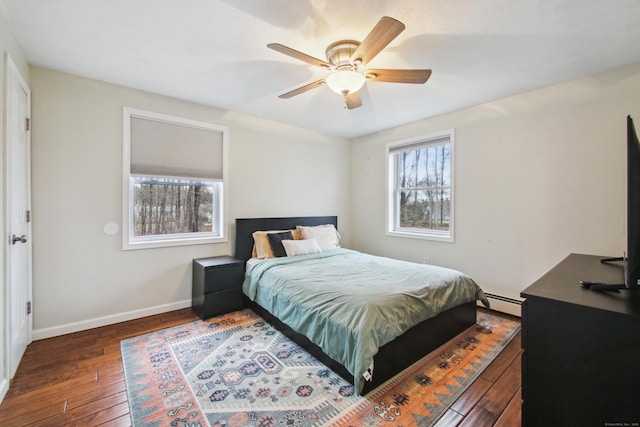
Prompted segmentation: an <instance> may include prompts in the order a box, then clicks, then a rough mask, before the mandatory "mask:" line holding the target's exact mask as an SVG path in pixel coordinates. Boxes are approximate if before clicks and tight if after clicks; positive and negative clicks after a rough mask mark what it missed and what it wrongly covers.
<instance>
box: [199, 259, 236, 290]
mask: <svg viewBox="0 0 640 427" xmlns="http://www.w3.org/2000/svg"><path fill="white" fill-rule="evenodd" d="M243 281H244V269H243V268H242V264H233V265H230V266H225V267H216V268H215V271H211V269H206V270H205V271H204V293H205V294H208V293H211V292H217V291H223V290H225V289H233V288H237V287H238V286H242V282H243Z"/></svg>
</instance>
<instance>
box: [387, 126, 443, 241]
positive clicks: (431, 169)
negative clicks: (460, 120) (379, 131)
mask: <svg viewBox="0 0 640 427" xmlns="http://www.w3.org/2000/svg"><path fill="white" fill-rule="evenodd" d="M386 148H387V157H388V168H387V178H388V197H387V234H389V235H393V236H401V237H415V238H422V239H430V240H440V241H446V242H453V129H451V130H449V131H445V132H440V133H437V134H431V135H426V136H422V137H420V138H413V139H410V140H405V141H399V142H395V143H392V144H388V145H387V147H386Z"/></svg>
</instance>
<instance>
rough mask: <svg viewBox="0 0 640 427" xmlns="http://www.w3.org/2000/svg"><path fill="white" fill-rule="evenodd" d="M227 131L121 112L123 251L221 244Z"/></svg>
mask: <svg viewBox="0 0 640 427" xmlns="http://www.w3.org/2000/svg"><path fill="white" fill-rule="evenodd" d="M226 155H227V131H226V128H224V127H220V126H215V125H211V124H209V123H201V122H195V121H192V120H186V119H181V118H177V117H171V116H166V115H162V114H156V113H150V112H147V111H141V110H134V109H131V108H125V109H124V150H123V157H124V168H123V171H124V173H123V195H124V196H123V198H124V201H123V207H124V208H123V211H124V212H123V240H122V247H123V249H141V248H154V247H163V246H178V245H189V244H199V243H216V242H226V241H227V236H226V230H225V224H226V215H225V212H226V210H225V209H226V197H225V196H226V191H225V190H226V185H225V184H226V181H225V179H226V164H227V161H226Z"/></svg>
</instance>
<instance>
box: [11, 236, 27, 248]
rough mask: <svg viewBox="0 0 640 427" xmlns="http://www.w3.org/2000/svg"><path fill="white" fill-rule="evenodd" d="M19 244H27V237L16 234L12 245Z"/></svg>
mask: <svg viewBox="0 0 640 427" xmlns="http://www.w3.org/2000/svg"><path fill="white" fill-rule="evenodd" d="M18 242H21V243H27V235H26V234H23V235H22V236H16V235H15V234H14V235H13V236H12V237H11V243H13V244H14V245H15V244H16V243H18Z"/></svg>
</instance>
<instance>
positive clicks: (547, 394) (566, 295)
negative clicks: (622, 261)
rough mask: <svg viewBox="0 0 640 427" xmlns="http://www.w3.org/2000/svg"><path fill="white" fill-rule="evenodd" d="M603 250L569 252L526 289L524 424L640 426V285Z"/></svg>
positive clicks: (523, 293) (523, 386) (524, 309)
mask: <svg viewBox="0 0 640 427" xmlns="http://www.w3.org/2000/svg"><path fill="white" fill-rule="evenodd" d="M603 258H605V257H600V256H593V255H579V254H571V255H569V256H568V257H567V258H565V259H564V260H563V261H562V262H560V263H559V264H558V265H557V266H556V267H554V268H553V269H552V270H551V271H549V272H548V273H547V274H545V275H544V276H542V277H541V278H540V279H539V280H537V281H536V282H535V283H533V284H532V285H531V286H529V287H528V288H527V289H525V290H524V291H523V292H522V293H521V296H522V297H523V298H526V301H525V302H524V303H523V306H522V348H523V350H524V351H523V353H522V399H523V402H522V425H523V426H525V427H527V426H529V427H531V426H598V427H602V426H607V425H610V426H617V425H620V426H623V425H624V426H634V425H636V426H638V425H640V291H638V290H635V291H631V290H621V291H619V292H611V291H606V292H605V291H600V292H598V291H592V290H589V289H584V288H582V287H581V286H580V284H579V282H580V280H588V281H598V282H606V283H620V282H623V281H624V280H623V269H622V267H621V266H616V265H610V264H602V263H601V262H600V260H601V259H603Z"/></svg>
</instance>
